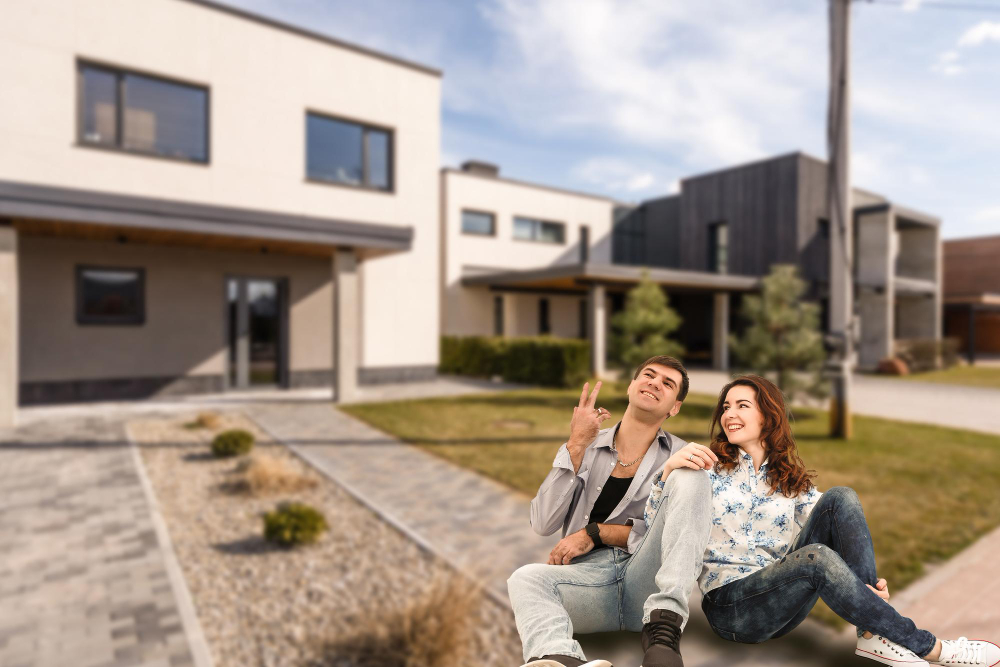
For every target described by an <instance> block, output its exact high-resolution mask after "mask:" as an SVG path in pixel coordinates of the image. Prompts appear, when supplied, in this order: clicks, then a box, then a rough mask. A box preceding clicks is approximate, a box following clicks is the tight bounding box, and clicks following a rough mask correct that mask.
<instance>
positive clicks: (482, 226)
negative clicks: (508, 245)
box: [462, 211, 496, 236]
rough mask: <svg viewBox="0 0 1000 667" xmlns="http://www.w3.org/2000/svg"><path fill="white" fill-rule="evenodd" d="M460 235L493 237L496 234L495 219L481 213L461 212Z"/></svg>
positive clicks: (488, 214) (490, 214)
mask: <svg viewBox="0 0 1000 667" xmlns="http://www.w3.org/2000/svg"><path fill="white" fill-rule="evenodd" d="M462 233H463V234H477V235H479V236H493V234H495V233H496V217H495V216H494V215H493V214H492V213H485V212H483V211H462Z"/></svg>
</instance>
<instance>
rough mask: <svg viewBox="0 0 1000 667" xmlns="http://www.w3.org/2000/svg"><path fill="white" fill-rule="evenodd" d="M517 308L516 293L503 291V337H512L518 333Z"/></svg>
mask: <svg viewBox="0 0 1000 667" xmlns="http://www.w3.org/2000/svg"><path fill="white" fill-rule="evenodd" d="M517 308H518V298H517V294H514V293H513V292H505V293H504V295H503V335H504V337H505V338H513V337H514V336H517V335H518V331H519V329H520V324H519V323H518V319H517Z"/></svg>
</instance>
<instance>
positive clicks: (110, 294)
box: [76, 266, 146, 325]
mask: <svg viewBox="0 0 1000 667" xmlns="http://www.w3.org/2000/svg"><path fill="white" fill-rule="evenodd" d="M145 283H146V279H145V271H143V269H123V268H117V267H92V266H78V267H77V268H76V321H77V324H111V325H114V324H143V323H144V322H145V321H146V304H145Z"/></svg>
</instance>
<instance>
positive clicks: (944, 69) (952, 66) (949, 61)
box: [931, 50, 965, 76]
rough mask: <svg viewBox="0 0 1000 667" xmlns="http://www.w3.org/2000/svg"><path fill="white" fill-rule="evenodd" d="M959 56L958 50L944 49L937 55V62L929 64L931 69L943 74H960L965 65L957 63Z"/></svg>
mask: <svg viewBox="0 0 1000 667" xmlns="http://www.w3.org/2000/svg"><path fill="white" fill-rule="evenodd" d="M960 58H961V56H960V55H959V53H958V51H954V50H953V51H945V52H944V53H941V54H939V55H938V59H937V62H936V63H934V64H933V65H931V71H932V72H936V73H938V74H944V75H945V76H954V75H956V74H961V73H962V72H964V71H965V67H963V66H962V65H960V64H959V59H960Z"/></svg>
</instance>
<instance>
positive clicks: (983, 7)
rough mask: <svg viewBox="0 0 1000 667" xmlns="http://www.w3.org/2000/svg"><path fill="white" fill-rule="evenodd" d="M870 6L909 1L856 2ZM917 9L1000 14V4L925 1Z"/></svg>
mask: <svg viewBox="0 0 1000 667" xmlns="http://www.w3.org/2000/svg"><path fill="white" fill-rule="evenodd" d="M855 1H856V2H864V3H865V4H868V5H887V6H891V7H903V6H904V5H907V4H909V3H908V2H907V0H855ZM917 9H942V10H953V11H963V12H1000V4H983V3H975V2H935V1H934V0H924V2H920V3H919V4H918V5H917Z"/></svg>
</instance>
